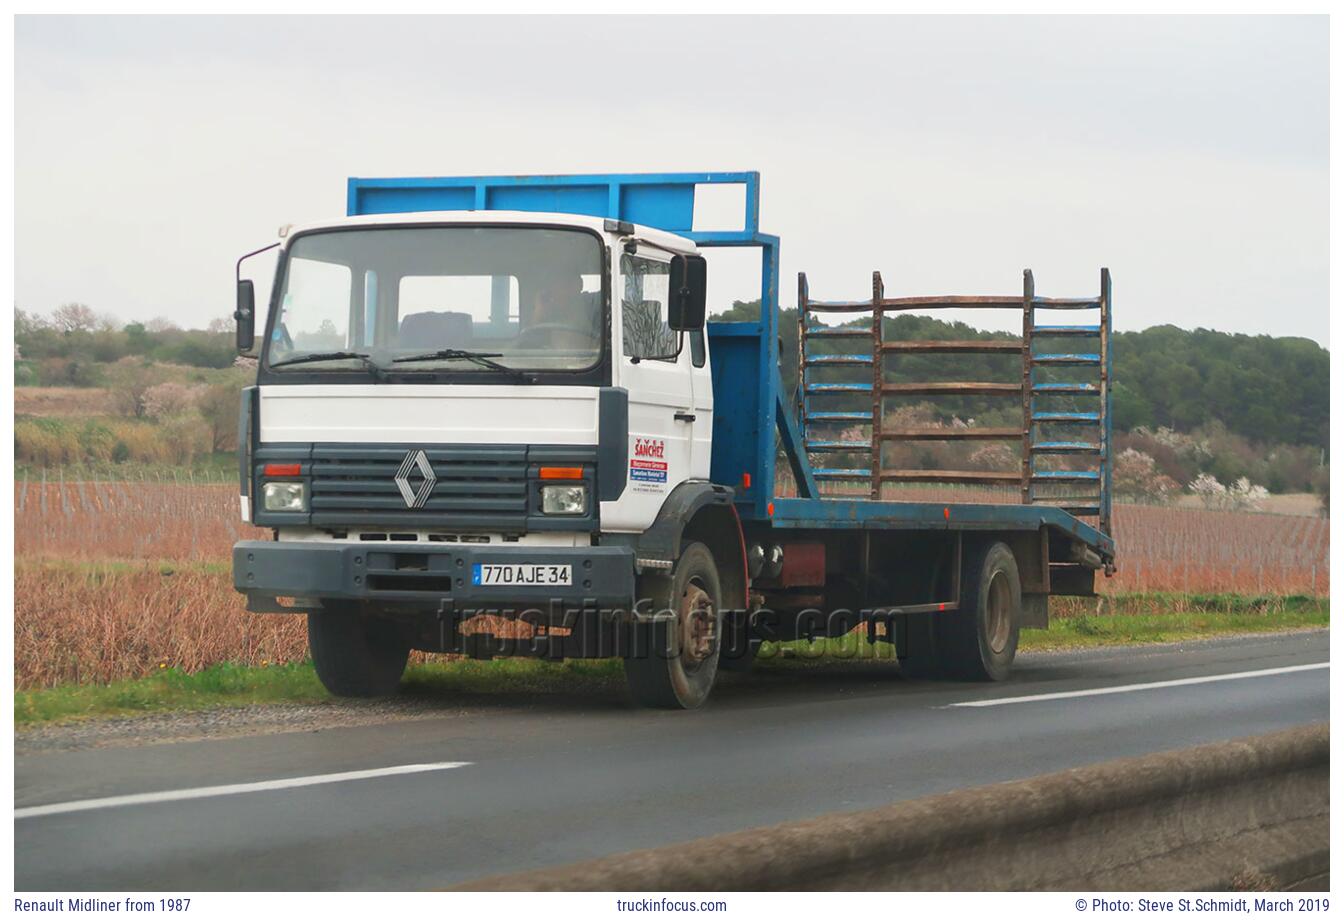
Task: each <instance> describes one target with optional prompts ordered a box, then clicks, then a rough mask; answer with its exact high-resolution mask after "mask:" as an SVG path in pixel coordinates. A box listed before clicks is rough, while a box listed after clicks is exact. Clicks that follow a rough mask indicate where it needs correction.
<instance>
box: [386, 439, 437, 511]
mask: <svg viewBox="0 0 1344 920" xmlns="http://www.w3.org/2000/svg"><path fill="white" fill-rule="evenodd" d="M413 477H414V478H418V479H419V480H420V485H419V487H415V486H413V485H412V482H413ZM393 481H394V482H396V484H397V488H398V489H399V490H401V497H402V499H403V500H404V501H405V502H406V507H407V508H423V507H424V506H425V502H427V501H429V495H430V493H431V492H433V491H434V483H435V481H436V479H435V476H434V467H432V466H430V465H429V458H428V457H426V456H425V452H424V451H423V450H412V451H408V452H407V453H406V459H405V460H402V461H401V468H400V469H398V470H397V475H396V478H395V479H394V480H393Z"/></svg>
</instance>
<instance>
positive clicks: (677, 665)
mask: <svg viewBox="0 0 1344 920" xmlns="http://www.w3.org/2000/svg"><path fill="white" fill-rule="evenodd" d="M636 599H637V600H640V601H643V602H644V604H642V605H641V607H642V608H643V609H647V610H649V611H651V612H654V613H658V612H663V611H671V612H672V614H674V616H664V617H662V618H659V619H656V620H654V621H653V622H645V623H636V624H635V627H634V630H635V636H634V638H635V642H634V648H632V649H630V651H629V653H628V654H627V655H626V658H625V680H626V683H627V684H628V685H629V687H630V695H631V696H633V697H634V699H635V702H636V703H638V704H640V705H641V706H648V707H651V708H657V709H696V708H698V707H700V706H702V705H704V702H705V700H707V699H708V698H709V691H710V689H711V688H712V687H713V686H714V678H715V676H716V675H717V673H718V669H719V650H720V648H721V647H722V639H723V609H722V599H723V594H722V592H721V590H720V588H719V570H718V567H717V566H716V565H715V563H714V556H713V554H712V553H710V551H709V549H708V548H707V547H706V546H705V545H704V544H703V543H689V544H687V545H686V546H685V547H684V548H683V549H682V551H681V558H679V559H678V560H677V563H676V565H675V566H674V567H673V569H672V571H671V572H668V573H663V572H657V573H649V574H646V575H641V576H640V578H639V581H638V583H637V585H636Z"/></svg>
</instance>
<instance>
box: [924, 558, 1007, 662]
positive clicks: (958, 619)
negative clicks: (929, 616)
mask: <svg viewBox="0 0 1344 920" xmlns="http://www.w3.org/2000/svg"><path fill="white" fill-rule="evenodd" d="M968 549H970V552H968V553H967V554H966V558H965V560H964V562H963V564H962V568H961V609H960V610H958V611H957V612H956V613H954V614H952V615H951V616H948V617H946V619H945V620H944V621H943V622H942V623H941V626H942V627H943V628H942V629H941V630H940V631H939V632H940V635H939V639H940V640H941V641H940V643H939V644H940V645H941V646H942V650H941V651H942V654H941V656H940V657H941V658H942V664H943V667H944V668H945V669H946V671H947V672H948V676H949V677H952V678H955V679H959V680H1005V679H1006V678H1007V677H1008V673H1009V671H1011V670H1012V666H1013V658H1014V657H1015V656H1016V655H1017V637H1018V633H1019V632H1020V630H1021V626H1022V579H1021V577H1020V576H1019V575H1018V572H1017V559H1016V558H1014V556H1013V551H1012V550H1011V549H1009V548H1008V546H1007V545H1006V544H1004V543H999V542H994V543H987V544H982V545H981V546H972V547H968Z"/></svg>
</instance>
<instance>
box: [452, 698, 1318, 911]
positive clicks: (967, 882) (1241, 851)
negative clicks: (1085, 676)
mask: <svg viewBox="0 0 1344 920" xmlns="http://www.w3.org/2000/svg"><path fill="white" fill-rule="evenodd" d="M1329 740H1330V736H1329V726H1328V725H1327V724H1321V725H1313V726H1307V727H1303V728H1295V729H1291V730H1288V731H1283V732H1276V733H1273V734H1268V735H1259V736H1255V737H1251V738H1243V739H1240V740H1237V741H1227V742H1221V743H1218V744H1208V745H1202V746H1200V747H1193V748H1186V749H1183V750H1178V751H1170V752H1164V753H1160V754H1150V755H1147V756H1143V757H1134V758H1127V759H1124V760H1116V761H1111V762H1108V763H1103V764H1098V765H1096V766H1090V767H1081V768H1078V769H1074V770H1065V771H1063V772H1061V773H1052V774H1049V775H1046V776H1039V777H1034V778H1032V779H1026V780H1019V781H1016V782H1009V783H1000V784H997V785H993V786H983V787H979V788H975V789H963V790H959V791H957V792H950V793H947V794H945V795H937V796H930V797H928V798H923V799H915V800H912V801H908V802H900V803H898V804H895V805H888V806H884V807H882V808H874V809H870V810H867V811H857V812H847V813H841V814H831V815H825V816H823V817H820V818H814V819H811V820H807V821H798V822H793V823H788V824H778V825H775V826H773V827H765V828H758V829H753V830H746V831H738V832H734V833H731V834H724V835H721V836H717V837H707V838H704V839H701V840H695V841H692V842H690V843H684V844H678V845H675V846H668V847H661V848H659V849H653V850H640V851H635V852H631V853H622V854H619V855H615V856H609V857H605V858H602V859H596V860H592V861H589V862H582V863H576V864H574V865H569V866H562V867H558V868H553V869H544V870H540V871H535V872H524V873H518V874H513V875H500V876H494V877H491V878H486V879H480V880H477V881H474V882H470V883H467V884H465V885H462V886H460V887H461V888H463V889H467V890H478V891H480V890H484V891H611V890H620V891H774V890H790V889H801V890H907V891H942V890H973V891H977V890H989V891H997V890H1063V891H1082V890H1110V891H1137V890H1206V891H1208V890H1226V889H1229V888H1254V889H1267V888H1277V889H1281V888H1289V887H1314V886H1315V884H1319V882H1320V881H1321V880H1323V879H1325V878H1326V877H1327V874H1328V871H1329V846H1330V841H1329V781H1330V779H1329V767H1330V752H1329Z"/></svg>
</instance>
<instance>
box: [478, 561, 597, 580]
mask: <svg viewBox="0 0 1344 920" xmlns="http://www.w3.org/2000/svg"><path fill="white" fill-rule="evenodd" d="M573 577H574V576H573V567H572V566H568V565H542V564H539V563H528V562H525V563H520V564H519V563H515V564H510V565H495V564H493V563H484V562H477V563H473V564H472V567H471V583H472V584H473V585H524V586H531V585H568V584H572V583H573Z"/></svg>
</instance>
